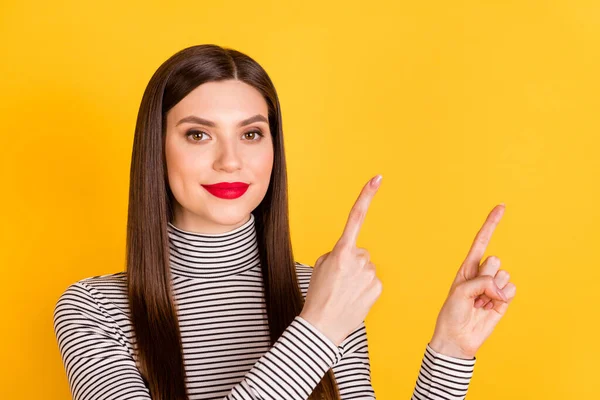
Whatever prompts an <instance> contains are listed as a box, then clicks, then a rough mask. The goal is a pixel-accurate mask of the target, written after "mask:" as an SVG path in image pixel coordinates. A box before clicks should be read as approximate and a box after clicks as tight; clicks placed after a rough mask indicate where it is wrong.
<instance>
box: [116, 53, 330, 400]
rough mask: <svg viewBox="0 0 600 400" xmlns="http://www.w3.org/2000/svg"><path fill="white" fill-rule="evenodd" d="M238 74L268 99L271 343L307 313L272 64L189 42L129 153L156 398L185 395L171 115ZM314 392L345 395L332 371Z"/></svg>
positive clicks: (134, 290)
mask: <svg viewBox="0 0 600 400" xmlns="http://www.w3.org/2000/svg"><path fill="white" fill-rule="evenodd" d="M225 79H237V80H240V81H242V82H245V83H247V84H249V85H251V86H253V87H254V88H256V89H257V90H258V91H259V92H260V93H261V94H262V95H263V97H264V99H265V100H266V102H267V105H268V110H269V115H268V119H269V127H270V130H271V135H272V139H273V146H274V161H273V172H272V175H271V181H270V184H269V188H268V189H267V193H266V195H265V197H264V199H263V200H262V202H261V203H260V204H259V205H258V207H256V209H255V210H253V211H252V213H253V214H254V216H255V224H256V231H257V239H258V247H259V255H260V263H261V268H262V273H263V283H264V288H265V302H266V309H267V318H268V321H269V332H270V340H271V345H272V344H273V343H275V341H277V339H278V338H279V337H280V336H281V334H282V333H283V331H284V330H285V329H286V328H287V326H288V325H289V324H290V323H291V322H292V320H293V319H294V318H295V317H296V316H297V315H298V314H299V313H300V312H301V311H302V307H303V304H304V299H303V297H302V293H301V291H300V288H299V286H298V282H297V277H296V271H295V262H294V257H293V254H292V246H291V241H290V228H289V220H288V196H287V172H286V162H285V153H284V147H283V131H282V126H281V110H280V106H279V99H278V96H277V92H276V91H275V87H274V86H273V83H272V82H271V79H270V78H269V76H268V75H267V73H266V71H265V70H264V69H263V68H262V67H261V66H260V65H259V64H258V63H257V62H256V61H254V60H253V59H252V58H250V57H249V56H247V55H245V54H243V53H241V52H239V51H236V50H233V49H228V48H223V47H220V46H217V45H212V44H205V45H198V46H192V47H188V48H185V49H183V50H181V51H179V52H177V53H175V54H174V55H173V56H171V57H170V58H169V59H168V60H167V61H165V62H164V63H163V64H162V65H161V66H160V67H159V68H158V70H157V71H156V72H155V73H154V75H153V76H152V78H151V79H150V82H149V83H148V86H147V87H146V90H145V91H144V95H143V97H142V101H141V104H140V109H139V113H138V116H137V123H136V127H135V137H134V140H133V151H132V157H131V171H130V185H129V209H128V219H127V246H126V252H127V282H128V298H129V306H130V312H131V320H132V323H133V328H134V336H135V348H136V356H137V364H138V367H139V369H140V372H141V374H142V376H143V378H144V380H145V383H146V385H147V386H148V388H149V390H150V394H151V396H152V398H153V399H154V400H187V399H188V395H187V391H186V385H185V369H184V364H183V354H182V343H181V333H180V331H179V323H178V318H177V313H176V307H175V303H174V300H173V294H172V291H171V289H172V288H171V279H170V267H169V242H168V235H167V222H171V221H172V220H173V193H172V192H171V190H170V188H169V184H168V179H167V170H166V159H165V151H164V144H165V135H166V131H165V115H166V113H167V112H168V111H169V110H170V109H171V108H172V107H173V106H174V105H175V104H177V103H178V102H179V101H180V100H181V99H183V98H184V97H185V96H186V95H187V94H188V93H190V92H191V91H192V90H193V89H195V88H196V87H198V86H199V85H201V84H203V83H205V82H211V81H220V80H225ZM310 399H324V400H338V399H339V392H338V389H337V384H336V381H335V377H334V375H333V372H332V370H329V371H327V373H326V374H325V376H324V377H323V379H322V380H321V381H320V382H319V384H318V385H317V387H316V388H315V389H314V391H313V393H312V394H311V397H310Z"/></svg>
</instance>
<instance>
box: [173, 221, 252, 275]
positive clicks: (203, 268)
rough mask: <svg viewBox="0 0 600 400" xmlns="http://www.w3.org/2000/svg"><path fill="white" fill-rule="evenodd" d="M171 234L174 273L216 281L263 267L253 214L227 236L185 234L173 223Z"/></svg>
mask: <svg viewBox="0 0 600 400" xmlns="http://www.w3.org/2000/svg"><path fill="white" fill-rule="evenodd" d="M167 233H168V235H169V248H170V254H169V257H170V261H171V274H172V275H175V276H182V277H186V278H201V279H214V278H222V277H227V276H231V275H236V274H239V273H241V272H244V271H246V270H248V269H251V268H252V267H255V266H257V265H259V264H260V260H259V254H258V243H257V237H256V229H255V225H254V215H253V214H252V213H250V219H249V220H248V221H247V222H246V223H245V224H244V225H242V226H240V227H238V228H236V229H234V230H231V231H229V232H225V233H218V234H206V233H197V232H189V231H184V230H182V229H179V228H177V227H176V226H175V225H173V224H172V223H171V222H168V224H167Z"/></svg>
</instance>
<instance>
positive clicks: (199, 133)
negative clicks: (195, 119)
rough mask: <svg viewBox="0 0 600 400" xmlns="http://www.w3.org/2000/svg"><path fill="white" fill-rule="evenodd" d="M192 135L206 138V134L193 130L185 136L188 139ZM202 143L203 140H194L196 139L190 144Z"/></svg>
mask: <svg viewBox="0 0 600 400" xmlns="http://www.w3.org/2000/svg"><path fill="white" fill-rule="evenodd" d="M192 135H197V136H202V135H206V136H208V135H207V134H206V132H202V131H197V130H195V129H193V130H190V131H187V133H186V134H185V136H186V137H188V138H189V137H190V136H192ZM202 141H203V140H196V139H192V142H202Z"/></svg>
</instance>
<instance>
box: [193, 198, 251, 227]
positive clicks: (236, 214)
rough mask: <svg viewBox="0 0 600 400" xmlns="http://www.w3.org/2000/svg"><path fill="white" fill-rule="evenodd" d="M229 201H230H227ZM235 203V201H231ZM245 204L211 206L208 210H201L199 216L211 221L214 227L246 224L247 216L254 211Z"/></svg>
mask: <svg viewBox="0 0 600 400" xmlns="http://www.w3.org/2000/svg"><path fill="white" fill-rule="evenodd" d="M228 201H230V200H228ZM233 201H234V202H235V200H233ZM254 208H255V207H252V206H251V205H250V204H248V203H247V202H241V201H240V202H239V204H233V203H232V204H230V205H227V204H223V205H221V204H219V205H214V204H213V205H212V207H210V209H208V210H203V212H202V213H201V214H204V215H206V217H207V219H209V220H211V221H212V222H213V223H214V224H216V225H224V226H232V225H238V224H242V223H246V222H247V220H248V216H249V215H250V213H251V212H252V210H254Z"/></svg>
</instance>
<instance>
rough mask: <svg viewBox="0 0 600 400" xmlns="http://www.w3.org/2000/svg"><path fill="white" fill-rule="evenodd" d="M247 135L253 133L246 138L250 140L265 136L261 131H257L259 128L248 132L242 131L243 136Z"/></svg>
mask: <svg viewBox="0 0 600 400" xmlns="http://www.w3.org/2000/svg"><path fill="white" fill-rule="evenodd" d="M247 135H253V136H251V137H252V138H251V139H248V140H250V141H259V140H260V139H261V138H262V137H264V136H265V135H264V134H263V133H262V132H261V131H259V130H256V131H250V132H246V133H244V136H246V137H248V136H247Z"/></svg>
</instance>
